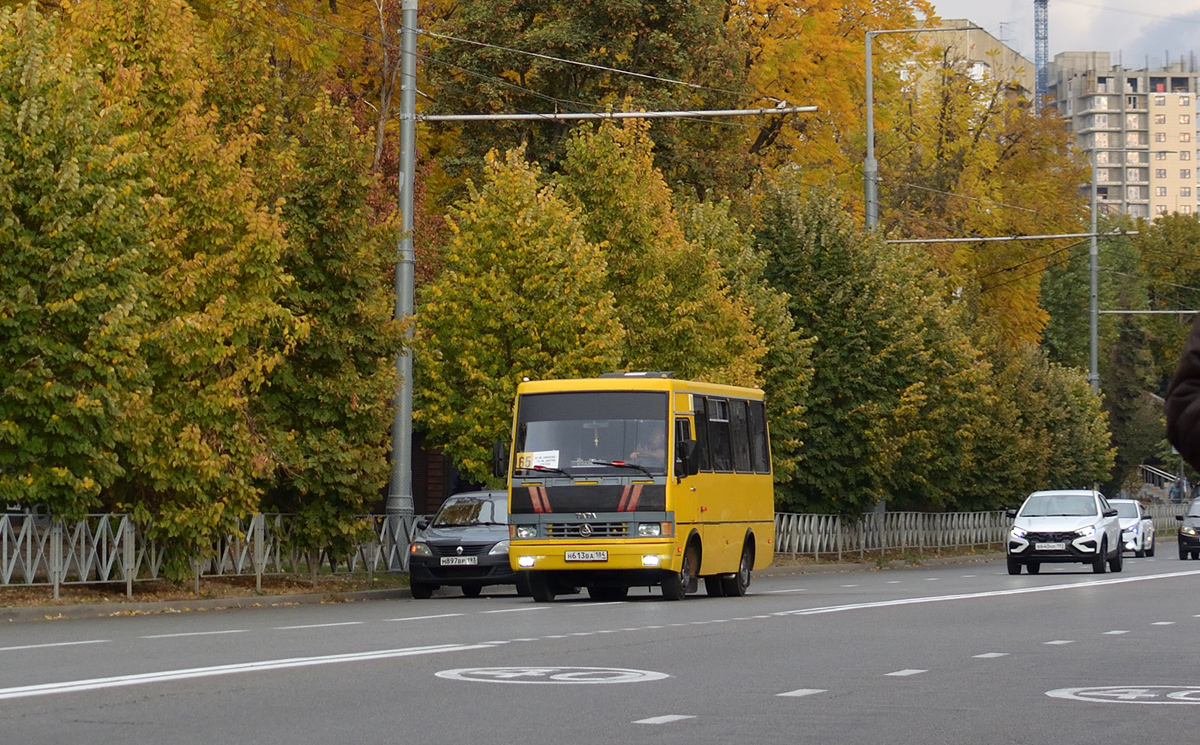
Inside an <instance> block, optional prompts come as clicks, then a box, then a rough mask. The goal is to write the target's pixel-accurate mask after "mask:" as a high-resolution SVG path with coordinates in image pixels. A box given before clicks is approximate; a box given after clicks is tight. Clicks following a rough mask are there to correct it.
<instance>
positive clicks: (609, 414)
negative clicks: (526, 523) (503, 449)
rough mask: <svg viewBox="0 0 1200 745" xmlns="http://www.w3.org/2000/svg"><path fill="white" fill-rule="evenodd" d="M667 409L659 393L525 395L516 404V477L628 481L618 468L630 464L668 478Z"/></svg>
mask: <svg viewBox="0 0 1200 745" xmlns="http://www.w3.org/2000/svg"><path fill="white" fill-rule="evenodd" d="M667 404H668V400H667V394H666V393H664V392H659V391H575V392H570V393H536V394H527V395H523V396H521V397H520V399H519V400H518V402H517V437H516V441H515V443H514V449H515V451H516V458H514V459H513V463H514V468H515V473H514V476H516V477H517V478H521V477H528V476H530V475H533V474H534V473H536V472H538V471H546V472H548V473H565V474H566V475H569V476H576V477H577V476H596V475H599V474H609V473H617V472H621V473H623V474H624V475H629V474H630V469H628V468H626V467H625V466H623V465H619V464H626V463H629V464H636V465H638V466H641V467H642V468H643V469H645V470H646V471H648V472H649V473H651V474H663V473H666V470H667V432H668V430H667V421H668V411H667ZM632 472H633V473H637V471H632Z"/></svg>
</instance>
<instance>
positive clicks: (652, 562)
mask: <svg viewBox="0 0 1200 745" xmlns="http://www.w3.org/2000/svg"><path fill="white" fill-rule="evenodd" d="M659 562H660V559H659V558H658V557H657V556H643V557H642V566H644V567H656V566H658V565H659Z"/></svg>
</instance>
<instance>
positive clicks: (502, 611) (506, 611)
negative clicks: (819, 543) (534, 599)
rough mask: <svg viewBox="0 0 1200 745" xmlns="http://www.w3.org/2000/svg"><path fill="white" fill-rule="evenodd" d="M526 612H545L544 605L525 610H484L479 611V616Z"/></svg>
mask: <svg viewBox="0 0 1200 745" xmlns="http://www.w3.org/2000/svg"><path fill="white" fill-rule="evenodd" d="M527 610H546V606H544V605H534V606H530V607H527V608H501V609H500V610H485V611H480V614H481V615H486V614H488V613H524V612H525V611H527Z"/></svg>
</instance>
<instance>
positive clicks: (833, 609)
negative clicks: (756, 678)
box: [771, 569, 1200, 616]
mask: <svg viewBox="0 0 1200 745" xmlns="http://www.w3.org/2000/svg"><path fill="white" fill-rule="evenodd" d="M996 574H1001V575H1003V574H1006V573H1005V572H996ZM1197 574H1200V569H1192V570H1188V571H1185V572H1169V573H1167V574H1147V575H1143V576H1140V577H1122V578H1121V579H1100V580H1091V581H1087V582H1072V583H1068V584H1064V585H1041V586H1037V587H1018V588H1013V589H1009V590H988V591H985V592H967V593H962V594H958V595H930V596H927V597H920V598H901V599H897V600H877V601H874V602H870V603H848V604H846V605H827V606H822V607H819V608H798V609H796V610H785V611H778V612H776V613H772V614H771V615H773V616H816V615H821V614H824V613H841V612H843V611H848V610H865V609H869V608H889V607H892V606H898V605H919V604H922V603H944V602H948V601H953V600H978V599H982V598H1002V597H1007V596H1009V595H1028V594H1030V593H1035V592H1057V591H1059V590H1080V589H1086V588H1089V587H1100V586H1103V585H1123V584H1127V583H1129V582H1147V581H1150V580H1157V579H1176V578H1179V577H1192V576H1195V575H1197Z"/></svg>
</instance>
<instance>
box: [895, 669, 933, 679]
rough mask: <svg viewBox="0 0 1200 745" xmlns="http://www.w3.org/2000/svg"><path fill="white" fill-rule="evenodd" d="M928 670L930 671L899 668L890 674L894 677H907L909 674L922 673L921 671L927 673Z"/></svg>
mask: <svg viewBox="0 0 1200 745" xmlns="http://www.w3.org/2000/svg"><path fill="white" fill-rule="evenodd" d="M927 672H929V671H928V670H914V669H909V670H897V671H896V672H894V673H888V676H889V677H892V678H907V677H908V676H909V675H920V674H921V673H927Z"/></svg>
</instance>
